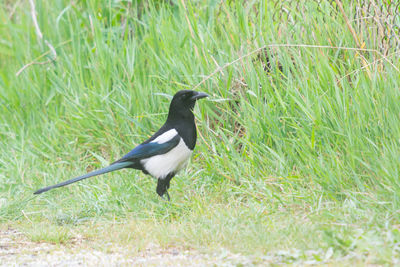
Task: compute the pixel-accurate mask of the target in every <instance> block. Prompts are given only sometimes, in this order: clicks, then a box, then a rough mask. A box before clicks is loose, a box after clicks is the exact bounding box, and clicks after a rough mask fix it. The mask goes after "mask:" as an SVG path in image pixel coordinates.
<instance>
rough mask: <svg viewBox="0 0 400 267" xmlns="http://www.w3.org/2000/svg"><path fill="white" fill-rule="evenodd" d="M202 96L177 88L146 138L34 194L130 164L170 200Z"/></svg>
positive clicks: (191, 145) (193, 139) (190, 147)
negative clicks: (97, 165) (107, 160)
mask: <svg viewBox="0 0 400 267" xmlns="http://www.w3.org/2000/svg"><path fill="white" fill-rule="evenodd" d="M204 97H208V95H207V94H206V93H201V92H196V91H192V90H181V91H178V92H177V93H176V94H175V95H174V97H173V98H172V101H171V104H170V107H169V112H168V117H167V121H166V122H165V123H164V125H163V126H162V127H161V128H160V129H159V130H158V131H157V132H156V133H155V134H153V135H152V136H151V137H150V138H149V139H147V140H146V141H144V142H143V143H141V144H140V145H138V146H137V147H135V148H134V149H132V150H131V151H130V152H129V153H128V154H126V155H125V156H123V157H122V158H121V159H119V160H117V161H115V162H114V163H112V164H111V165H109V166H108V167H105V168H103V169H100V170H95V171H93V172H90V173H87V174H85V175H82V176H79V177H76V178H73V179H70V180H67V181H65V182H62V183H59V184H55V185H52V186H48V187H44V188H42V189H39V190H37V191H36V192H34V194H41V193H43V192H46V191H49V190H50V189H53V188H58V187H62V186H65V185H69V184H72V183H75V182H78V181H80V180H83V179H86V178H89V177H92V176H96V175H100V174H104V173H108V172H112V171H115V170H120V169H124V168H132V169H136V170H141V171H142V172H144V173H145V174H150V175H151V176H153V177H155V178H157V179H158V181H157V189H156V192H157V194H158V195H159V196H160V197H164V194H165V195H166V196H167V199H168V200H170V197H169V194H168V189H169V184H170V181H171V179H172V178H173V177H174V176H175V174H176V173H177V172H178V171H179V170H181V169H182V168H183V167H184V166H185V165H186V163H187V161H188V160H189V158H190V156H191V154H192V152H193V149H194V147H195V145H196V139H197V133H196V124H195V121H194V115H193V108H194V106H195V103H196V101H197V100H199V99H201V98H204Z"/></svg>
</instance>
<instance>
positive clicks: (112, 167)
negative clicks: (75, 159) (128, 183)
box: [34, 162, 132, 195]
mask: <svg viewBox="0 0 400 267" xmlns="http://www.w3.org/2000/svg"><path fill="white" fill-rule="evenodd" d="M131 164H132V163H131V162H119V163H114V164H111V165H110V166H108V167H105V168H103V169H100V170H96V171H92V172H89V173H87V174H85V175H82V176H79V177H76V178H73V179H71V180H68V181H65V182H62V183H59V184H55V185H51V186H48V187H44V188H42V189H39V190H37V191H36V192H35V193H34V194H35V195H38V194H41V193H43V192H46V191H49V190H50V189H53V188H57V187H62V186H65V185H69V184H72V183H75V182H78V181H80V180H83V179H86V178H89V177H92V176H96V175H100V174H104V173H107V172H112V171H116V170H119V169H123V168H126V167H128V166H129V165H131Z"/></svg>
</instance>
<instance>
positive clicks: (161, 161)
mask: <svg viewBox="0 0 400 267" xmlns="http://www.w3.org/2000/svg"><path fill="white" fill-rule="evenodd" d="M192 152H193V151H192V150H190V149H189V148H188V147H187V146H186V144H185V142H184V141H183V140H182V139H181V140H180V141H179V144H178V145H177V146H176V147H174V148H173V149H171V150H170V151H169V152H167V153H165V154H163V155H157V156H153V157H151V158H147V159H142V160H141V161H140V162H141V163H142V164H143V166H144V168H145V170H146V171H147V172H148V173H150V174H151V175H152V176H154V177H156V178H158V179H164V178H165V177H166V176H167V175H168V174H170V173H172V172H173V173H177V172H178V171H179V170H181V169H182V168H183V167H185V165H186V163H187V161H188V160H189V158H190V156H191V155H192Z"/></svg>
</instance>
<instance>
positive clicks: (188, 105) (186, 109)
mask: <svg viewBox="0 0 400 267" xmlns="http://www.w3.org/2000/svg"><path fill="white" fill-rule="evenodd" d="M204 97H208V95H207V94H206V93H201V92H196V91H192V90H181V91H179V92H177V93H176V94H175V95H174V97H173V98H172V101H171V105H170V106H169V114H168V118H170V119H172V118H182V117H186V116H193V115H192V110H193V108H194V105H195V104H196V100H198V99H201V98H204Z"/></svg>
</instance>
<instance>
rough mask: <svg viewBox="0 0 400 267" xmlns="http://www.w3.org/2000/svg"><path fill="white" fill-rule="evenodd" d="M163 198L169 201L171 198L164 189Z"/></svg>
mask: <svg viewBox="0 0 400 267" xmlns="http://www.w3.org/2000/svg"><path fill="white" fill-rule="evenodd" d="M162 198H163V199H165V200H168V201H170V200H171V198H170V197H169V194H168V191H165V193H164V195H163V196H162Z"/></svg>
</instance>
